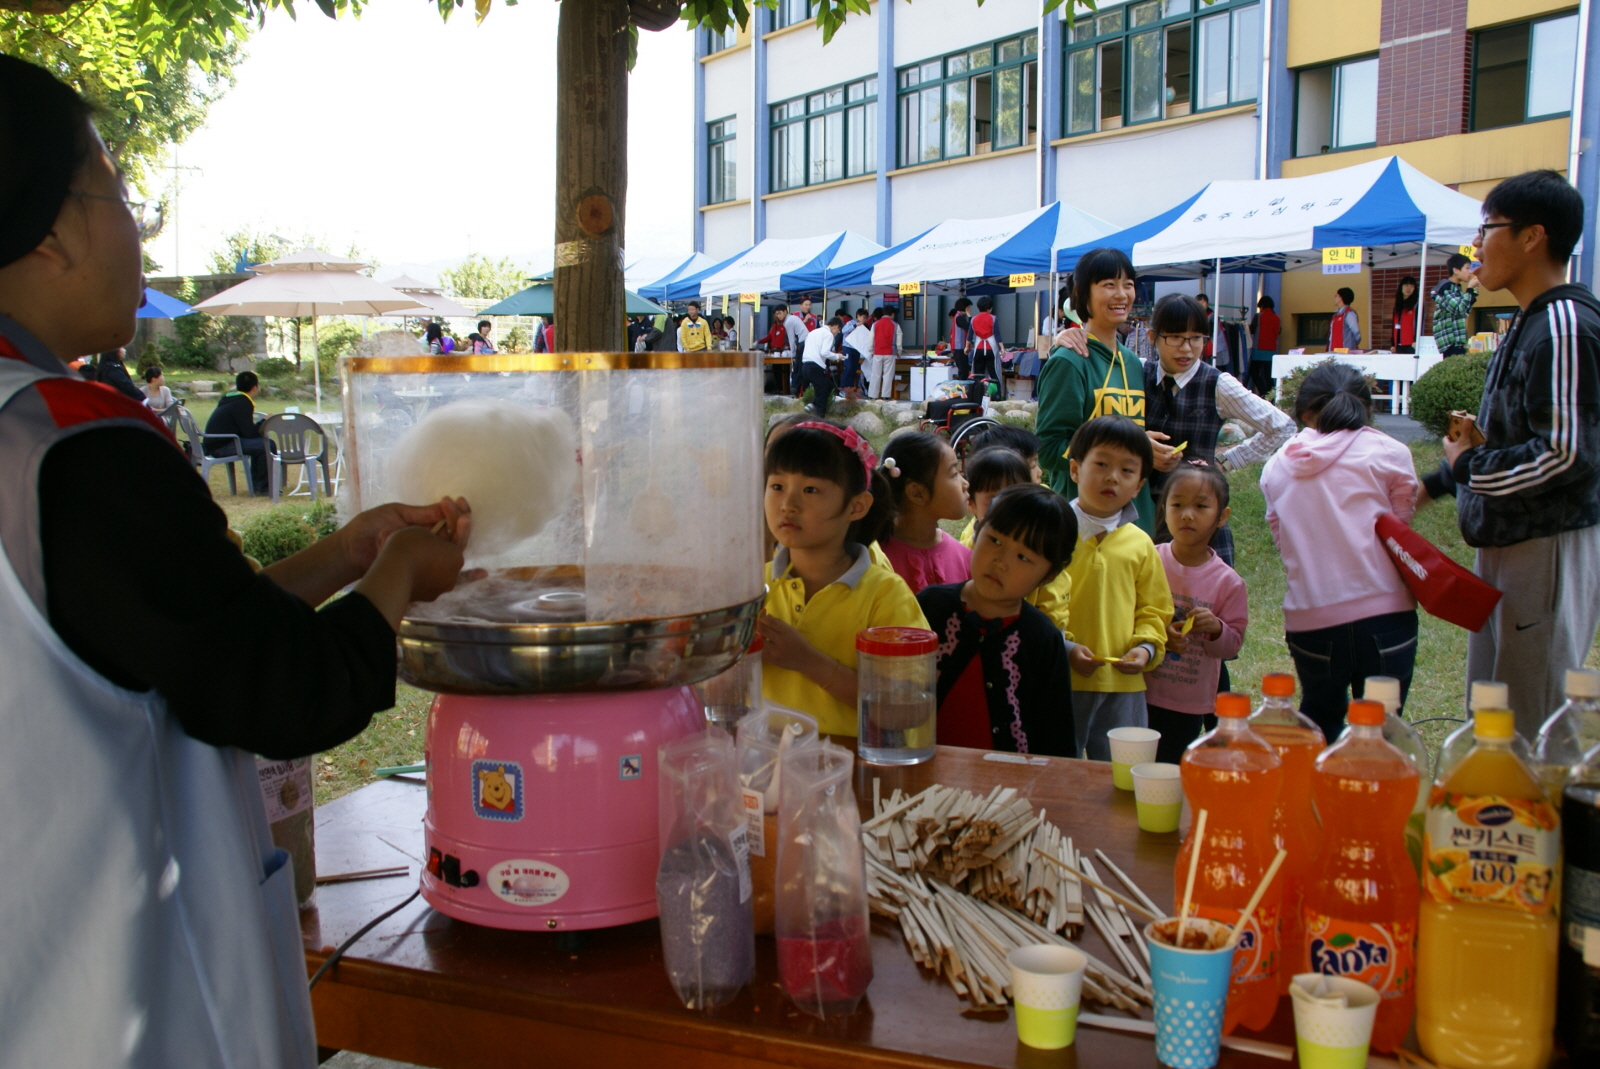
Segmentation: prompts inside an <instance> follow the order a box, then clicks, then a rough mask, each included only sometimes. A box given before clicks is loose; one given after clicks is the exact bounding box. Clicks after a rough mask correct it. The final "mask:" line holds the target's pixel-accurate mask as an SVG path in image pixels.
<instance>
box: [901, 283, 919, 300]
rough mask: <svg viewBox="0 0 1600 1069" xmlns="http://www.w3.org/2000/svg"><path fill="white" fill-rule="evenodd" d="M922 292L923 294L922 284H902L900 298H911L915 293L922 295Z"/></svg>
mask: <svg viewBox="0 0 1600 1069" xmlns="http://www.w3.org/2000/svg"><path fill="white" fill-rule="evenodd" d="M921 292H922V283H920V282H902V283H900V296H902V297H906V296H910V295H911V294H913V293H921Z"/></svg>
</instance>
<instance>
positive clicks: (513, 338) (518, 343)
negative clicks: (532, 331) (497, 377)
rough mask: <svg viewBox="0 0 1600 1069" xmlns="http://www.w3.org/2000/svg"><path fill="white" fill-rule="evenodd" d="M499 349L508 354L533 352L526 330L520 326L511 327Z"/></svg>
mask: <svg viewBox="0 0 1600 1069" xmlns="http://www.w3.org/2000/svg"><path fill="white" fill-rule="evenodd" d="M500 348H501V349H503V350H505V351H506V352H508V353H531V352H533V342H532V341H531V340H530V339H529V337H528V328H526V327H524V326H521V325H518V326H515V327H512V328H511V329H510V330H509V331H507V332H506V340H505V341H504V342H503V343H502V344H501V346H500Z"/></svg>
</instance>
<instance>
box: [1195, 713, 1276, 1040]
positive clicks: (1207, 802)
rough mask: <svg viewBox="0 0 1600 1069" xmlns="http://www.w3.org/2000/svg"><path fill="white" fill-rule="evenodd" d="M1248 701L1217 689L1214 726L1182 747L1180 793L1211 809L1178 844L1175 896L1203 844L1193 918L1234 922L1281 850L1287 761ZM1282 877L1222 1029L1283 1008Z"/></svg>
mask: <svg viewBox="0 0 1600 1069" xmlns="http://www.w3.org/2000/svg"><path fill="white" fill-rule="evenodd" d="M1249 720H1250V699H1249V698H1248V697H1246V696H1245V695H1243V694H1218V695H1217V726H1216V728H1215V729H1214V730H1212V731H1208V732H1207V733H1206V734H1204V735H1202V736H1200V737H1199V738H1198V739H1196V740H1195V741H1194V742H1192V743H1190V744H1189V748H1188V749H1187V750H1185V751H1184V754H1183V761H1182V764H1181V766H1180V767H1181V770H1182V771H1181V773H1180V775H1181V778H1182V780H1183V793H1184V796H1185V797H1186V798H1187V799H1188V800H1189V811H1190V813H1192V814H1196V815H1198V814H1199V812H1200V810H1202V809H1204V810H1206V811H1207V816H1206V838H1205V842H1204V843H1198V844H1197V843H1196V842H1195V839H1194V826H1193V825H1192V824H1191V825H1190V828H1189V834H1188V836H1187V837H1186V838H1185V839H1184V841H1183V845H1182V846H1181V847H1180V848H1179V849H1178V866H1177V881H1176V889H1175V892H1174V895H1175V897H1176V898H1177V899H1178V901H1177V902H1176V903H1175V904H1174V907H1173V909H1174V912H1176V911H1177V910H1179V909H1181V908H1182V895H1183V887H1184V883H1185V880H1186V878H1187V877H1188V874H1189V854H1190V852H1191V851H1192V850H1194V849H1196V847H1197V846H1198V848H1199V850H1200V867H1199V870H1198V871H1197V873H1196V875H1195V881H1194V898H1193V900H1192V901H1191V902H1190V905H1189V914H1190V916H1199V917H1208V918H1210V919H1211V920H1216V921H1221V922H1222V923H1224V924H1230V925H1231V924H1234V923H1236V922H1237V921H1238V919H1239V914H1240V913H1242V912H1243V911H1244V907H1245V906H1247V905H1249V903H1250V896H1251V895H1252V894H1254V893H1255V889H1256V885H1257V884H1259V883H1260V882H1261V877H1263V876H1265V875H1266V872H1267V866H1268V865H1270V864H1271V863H1272V859H1273V857H1275V856H1276V855H1277V847H1276V846H1275V845H1274V844H1273V841H1272V811H1273V807H1274V806H1275V805H1277V801H1278V791H1279V789H1280V788H1281V786H1282V784H1283V762H1282V761H1281V760H1280V759H1279V757H1278V752H1277V750H1275V749H1273V746H1272V744H1271V743H1269V742H1268V741H1267V740H1266V739H1263V738H1262V737H1261V736H1260V735H1258V734H1256V733H1255V731H1253V730H1252V729H1251V727H1250V722H1249ZM1282 902H1283V883H1282V881H1281V880H1277V879H1274V880H1273V881H1272V883H1271V884H1269V885H1268V886H1267V890H1266V894H1265V895H1264V896H1263V897H1262V899H1261V904H1260V905H1258V906H1257V907H1256V911H1255V913H1253V914H1251V917H1250V922H1249V923H1248V924H1247V925H1245V929H1244V931H1243V933H1241V935H1240V937H1239V945H1238V948H1237V949H1236V950H1235V951H1234V955H1233V980H1232V983H1231V984H1230V985H1229V987H1228V1005H1227V1009H1226V1010H1225V1011H1224V1013H1223V1021H1222V1030H1223V1031H1224V1032H1230V1033H1231V1032H1232V1031H1233V1030H1234V1029H1235V1028H1237V1027H1238V1026H1239V1025H1241V1024H1242V1025H1244V1026H1245V1027H1246V1028H1249V1029H1252V1030H1260V1029H1262V1028H1265V1027H1266V1026H1267V1024H1268V1023H1269V1022H1270V1021H1271V1020H1272V1015H1273V1014H1274V1013H1275V1012H1276V1011H1277V1008H1278V956H1279V954H1278V919H1279V914H1280V909H1281V906H1282Z"/></svg>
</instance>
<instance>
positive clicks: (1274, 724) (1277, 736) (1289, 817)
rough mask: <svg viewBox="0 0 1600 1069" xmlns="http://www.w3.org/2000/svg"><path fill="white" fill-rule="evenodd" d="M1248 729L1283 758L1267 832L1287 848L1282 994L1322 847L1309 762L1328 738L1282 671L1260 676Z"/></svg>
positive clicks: (1298, 951) (1295, 960) (1296, 957)
mask: <svg viewBox="0 0 1600 1069" xmlns="http://www.w3.org/2000/svg"><path fill="white" fill-rule="evenodd" d="M1250 730H1251V731H1254V732H1255V733H1256V734H1257V735H1260V736H1261V737H1262V738H1264V739H1266V740H1267V741H1268V742H1270V743H1272V745H1273V748H1274V749H1276V750H1277V751H1278V759H1279V760H1280V761H1282V762H1283V790H1282V791H1281V792H1280V793H1279V794H1278V805H1277V807H1276V808H1275V809H1274V810H1273V811H1272V838H1273V840H1274V842H1276V843H1277V845H1278V846H1279V847H1281V848H1282V849H1284V850H1287V851H1288V852H1289V856H1287V857H1285V858H1284V859H1283V867H1282V868H1281V869H1280V870H1279V871H1278V880H1277V882H1279V883H1281V884H1282V885H1283V914H1282V921H1281V931H1280V934H1279V939H1278V946H1279V948H1280V950H1281V951H1282V954H1281V959H1282V961H1283V963H1284V966H1285V967H1284V968H1282V969H1279V970H1278V994H1280V995H1286V994H1288V993H1289V980H1290V978H1291V977H1292V976H1293V975H1294V971H1295V969H1297V968H1299V966H1300V963H1301V962H1302V961H1304V960H1305V948H1306V938H1305V927H1304V925H1303V923H1302V918H1301V915H1300V912H1301V902H1302V899H1303V897H1304V895H1305V887H1306V880H1307V879H1308V878H1310V876H1311V873H1312V866H1313V865H1314V864H1315V863H1316V860H1317V854H1318V852H1319V851H1320V850H1321V849H1322V825H1321V824H1320V823H1318V821H1317V814H1316V811H1315V810H1314V809H1312V807H1311V766H1312V762H1314V761H1316V759H1317V754H1319V753H1321V752H1322V751H1323V750H1324V749H1325V748H1326V747H1327V745H1328V740H1327V739H1326V738H1324V737H1323V734H1322V729H1321V728H1319V727H1317V724H1316V721H1314V720H1312V719H1311V718H1310V717H1309V716H1306V715H1305V714H1304V713H1302V712H1300V710H1299V709H1297V708H1295V704H1294V676H1292V675H1290V674H1288V673H1287V672H1270V673H1268V674H1267V675H1264V676H1262V677H1261V706H1260V708H1258V709H1257V710H1256V711H1255V712H1254V713H1252V714H1250Z"/></svg>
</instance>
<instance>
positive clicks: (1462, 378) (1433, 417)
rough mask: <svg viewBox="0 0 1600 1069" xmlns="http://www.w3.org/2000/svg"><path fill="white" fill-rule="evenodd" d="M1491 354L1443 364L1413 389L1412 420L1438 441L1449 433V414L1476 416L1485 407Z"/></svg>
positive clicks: (1471, 355)
mask: <svg viewBox="0 0 1600 1069" xmlns="http://www.w3.org/2000/svg"><path fill="white" fill-rule="evenodd" d="M1489 356H1490V354H1489V353H1463V354H1462V355H1460V356H1452V357H1450V358H1449V359H1448V360H1442V361H1440V362H1439V363H1437V364H1435V365H1434V366H1433V367H1431V368H1429V369H1428V370H1427V371H1426V372H1424V373H1423V376H1422V377H1421V378H1420V379H1418V380H1417V381H1416V382H1414V383H1412V385H1411V418H1412V419H1414V420H1416V421H1417V422H1418V423H1420V424H1422V425H1423V426H1424V427H1426V428H1428V430H1429V431H1430V432H1432V434H1433V435H1434V437H1436V438H1442V437H1444V435H1445V433H1446V432H1448V431H1449V429H1450V413H1451V412H1453V411H1456V410H1458V409H1459V410H1460V411H1463V412H1477V411H1478V406H1479V405H1481V404H1482V403H1483V380H1484V378H1485V377H1486V376H1487V375H1488V373H1489Z"/></svg>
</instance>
